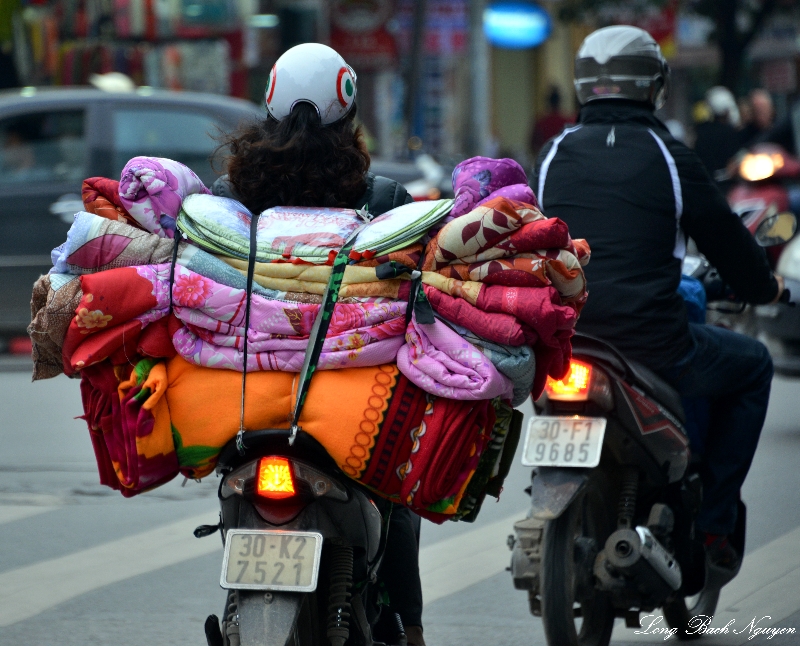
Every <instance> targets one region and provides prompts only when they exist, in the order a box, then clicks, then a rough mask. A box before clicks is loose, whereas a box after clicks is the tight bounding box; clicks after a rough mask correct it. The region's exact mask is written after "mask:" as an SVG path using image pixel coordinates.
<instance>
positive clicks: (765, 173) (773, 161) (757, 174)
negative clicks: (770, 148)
mask: <svg viewBox="0 0 800 646" xmlns="http://www.w3.org/2000/svg"><path fill="white" fill-rule="evenodd" d="M783 165H784V160H783V155H781V154H780V153H772V154H768V153H748V154H746V155H745V156H744V157H743V158H742V161H741V163H740V164H739V175H741V176H742V179H745V180H747V181H748V182H759V181H761V180H763V179H768V178H770V177H772V176H773V175H774V174H775V171H777V170H780V169H781V168H783Z"/></svg>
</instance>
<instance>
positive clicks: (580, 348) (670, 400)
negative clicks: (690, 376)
mask: <svg viewBox="0 0 800 646" xmlns="http://www.w3.org/2000/svg"><path fill="white" fill-rule="evenodd" d="M572 354H573V355H575V356H578V357H579V356H587V357H592V358H595V359H600V360H601V361H605V362H606V363H608V364H610V365H612V366H613V367H614V368H615V369H616V370H618V371H620V372H622V373H623V374H624V375H625V376H626V377H627V378H628V379H629V380H630V382H631V383H632V384H633V385H635V386H638V387H639V388H641V389H642V390H643V391H644V392H645V393H646V394H647V395H649V396H650V397H652V398H653V399H655V400H656V401H657V402H658V403H659V404H661V405H662V406H663V407H664V408H666V409H667V410H668V411H669V412H670V413H672V414H673V415H674V416H675V417H677V418H678V419H679V420H680V422H681V423H682V424H685V423H686V413H685V412H684V410H683V402H682V401H681V396H680V394H678V391H677V390H675V389H674V388H673V387H672V386H670V385H669V384H668V383H667V382H666V381H664V380H663V379H662V378H661V377H659V376H658V375H657V374H656V373H655V372H653V371H652V370H650V368H648V367H646V366H644V365H642V364H641V363H638V362H636V361H631V360H630V359H627V358H626V357H625V355H623V354H622V353H621V352H620V351H619V350H617V349H616V348H615V347H614V346H613V345H611V344H610V343H607V342H606V341H603V340H601V339H598V338H596V337H592V336H589V335H586V334H576V335H575V336H574V337H573V338H572Z"/></svg>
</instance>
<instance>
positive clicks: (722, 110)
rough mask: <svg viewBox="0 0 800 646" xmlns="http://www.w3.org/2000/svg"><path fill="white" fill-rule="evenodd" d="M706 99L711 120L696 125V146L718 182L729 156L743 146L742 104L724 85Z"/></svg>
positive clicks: (702, 159)
mask: <svg viewBox="0 0 800 646" xmlns="http://www.w3.org/2000/svg"><path fill="white" fill-rule="evenodd" d="M706 103H707V104H708V107H709V108H710V110H711V115H712V118H711V120H710V121H706V122H705V123H700V124H698V125H697V128H696V132H697V138H696V139H695V143H694V150H695V152H696V153H697V156H698V157H700V160H701V161H702V162H703V165H704V166H705V167H706V169H707V170H708V172H709V173H710V174H711V176H712V177H714V179H715V180H717V181H718V182H719V181H720V180H719V178H720V177H721V176H722V175H723V174H724V173H725V168H726V166H727V165H728V160H730V159H731V157H733V156H734V155H735V154H736V153H737V152H738V151H739V148H740V145H739V144H740V141H741V136H740V134H739V132H738V130H737V129H738V127H739V124H740V116H739V107H738V106H737V105H736V99H734V98H733V94H731V91H730V90H729V89H728V88H726V87H722V86H721V85H718V86H715V87H712V88H711V89H710V90H709V91H708V92H707V93H706Z"/></svg>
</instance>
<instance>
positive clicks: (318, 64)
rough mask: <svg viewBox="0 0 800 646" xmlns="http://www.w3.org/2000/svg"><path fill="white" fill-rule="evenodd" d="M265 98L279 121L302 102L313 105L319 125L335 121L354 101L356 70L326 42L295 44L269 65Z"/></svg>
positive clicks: (340, 117) (345, 112)
mask: <svg viewBox="0 0 800 646" xmlns="http://www.w3.org/2000/svg"><path fill="white" fill-rule="evenodd" d="M264 101H265V103H266V106H267V112H269V114H270V116H271V117H273V118H274V119H277V120H278V121H280V120H281V119H284V118H285V117H288V116H289V115H290V114H291V112H292V109H293V108H294V106H296V105H297V104H298V103H302V102H305V103H310V104H311V105H313V106H314V108H316V110H317V112H318V113H319V118H320V120H321V121H322V125H328V124H331V123H335V122H337V121H339V119H342V118H343V117H344V116H345V115H346V114H347V113H348V112H350V109H351V108H352V107H353V105H354V104H355V101H356V73H355V72H354V71H353V68H352V67H350V66H349V65H348V64H347V63H345V62H344V59H343V58H342V57H341V56H340V55H339V54H338V52H336V50H334V49H331V48H330V47H328V46H327V45H321V44H319V43H304V44H302V45H297V46H296V47H292V48H291V49H290V50H288V51H287V52H286V53H284V54H283V56H281V57H280V58H279V59H278V60H277V62H276V63H275V65H273V66H272V71H271V72H270V73H269V81H268V82H267V89H266V91H265V92H264Z"/></svg>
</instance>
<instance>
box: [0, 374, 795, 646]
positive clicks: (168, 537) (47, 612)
mask: <svg viewBox="0 0 800 646" xmlns="http://www.w3.org/2000/svg"><path fill="white" fill-rule="evenodd" d="M526 410H527V411H528V412H530V408H529V406H528V408H527V409H526ZM80 414H81V409H80V394H79V387H78V383H77V382H76V381H71V380H68V379H66V378H65V377H60V378H58V379H53V380H49V381H45V382H38V383H36V384H31V383H30V382H29V377H28V376H27V375H26V374H24V373H19V372H17V373H0V420H2V421H0V644H1V645H3V646H5V645H8V646H12V645H13V646H27V645H36V646H39V645H47V646H49V645H51V644H52V645H54V646H55V645H58V646H71V645H75V646H78V645H81V646H87V645H95V644H97V645H106V644H108V645H111V644H114V646H141V645H142V644H154V645H159V646H167V645H173V644H174V645H176V646H178V645H180V646H190V645H197V646H203V645H204V644H205V638H204V635H203V622H204V621H205V618H206V616H207V615H209V614H211V613H214V614H218V615H219V614H221V611H222V604H223V601H224V594H223V592H222V591H221V590H220V589H219V587H218V581H219V572H220V564H221V546H220V541H219V538H218V536H217V535H215V536H213V537H210V538H206V539H202V540H198V539H195V538H194V537H193V536H192V535H191V530H192V529H193V528H194V527H195V526H196V525H198V524H201V523H214V522H216V515H217V501H216V487H217V481H216V479H215V478H214V477H213V476H211V477H209V478H207V479H206V480H205V481H203V482H201V483H195V482H191V481H190V482H188V483H186V485H185V486H184V487H182V486H181V482H180V481H179V480H175V481H173V482H171V483H169V484H168V485H165V486H164V487H161V488H160V489H157V490H156V491H153V492H150V493H147V494H144V495H141V496H138V497H136V498H133V499H123V498H122V497H121V496H120V495H119V494H118V493H116V492H113V491H111V490H109V489H106V488H104V487H101V486H100V485H99V484H97V477H96V473H95V466H94V458H93V454H92V449H91V446H90V443H89V439H88V433H87V431H86V428H85V426H84V423H83V422H82V421H81V420H79V419H75V418H76V417H78V416H79V415H80ZM528 478H529V472H528V469H525V468H524V467H522V466H521V465H519V464H518V463H517V464H515V466H514V469H513V470H512V472H511V475H510V477H509V478H508V481H507V483H506V489H505V491H504V492H503V495H502V497H501V499H500V501H499V502H497V503H495V502H494V501H493V499H489V500H488V501H487V502H486V504H485V506H484V509H483V510H482V512H481V516H480V518H479V519H478V521H477V522H476V523H474V524H471V525H470V524H463V523H446V524H444V525H442V526H435V525H433V524H431V523H428V522H424V524H423V530H422V550H421V557H420V558H421V564H422V580H423V589H424V595H425V603H426V605H425V614H424V623H425V635H426V640H427V642H428V644H429V645H430V646H463V645H465V644H491V645H497V646H530V645H532V644H544V639H543V636H542V629H541V621H540V620H539V619H536V618H534V617H532V616H530V614H529V613H528V608H527V599H526V596H525V593H523V592H519V591H516V590H514V589H513V587H512V585H511V579H510V575H509V574H508V572H506V571H505V567H506V566H507V565H508V562H509V557H510V552H509V551H508V548H507V547H506V537H507V536H508V534H510V533H511V532H512V524H513V521H514V520H515V519H517V518H521V517H523V516H524V514H525V509H526V506H527V503H528V500H527V496H526V495H525V494H524V492H523V489H524V488H525V486H527V484H528ZM799 492H800V382H793V381H786V380H780V379H776V381H775V383H774V386H773V397H772V403H771V407H770V413H769V417H768V419H767V425H766V428H765V430H764V434H763V439H762V441H761V445H760V447H759V451H758V454H757V455H756V459H755V462H754V465H753V468H752V471H751V474H750V477H749V479H748V482H747V484H746V486H745V491H744V498H745V501H746V502H747V504H748V514H749V527H748V546H747V557H746V559H745V562H744V566H743V570H742V573H741V575H740V576H739V577H738V578H737V579H736V580H735V581H734V582H733V583H732V584H730V586H728V587H727V588H726V589H725V591H724V594H723V599H722V601H721V603H720V606H719V612H720V621H722V620H723V619H724V621H723V622H722V625H724V624H725V623H727V622H728V621H729V620H730V619H734V620H735V624H734V625H733V626H732V627H730V628H729V633H728V634H727V635H720V636H714V637H707V638H706V639H704V640H703V642H702V643H704V644H709V645H716V644H744V643H759V642H763V641H766V640H767V637H766V635H764V634H761V635H757V636H755V637H754V639H753V640H750V641H748V637H750V636H751V635H752V632H750V631H748V630H747V625H748V623H750V622H751V620H753V619H755V620H757V621H758V620H759V619H761V618H762V617H764V616H768V617H770V619H765V620H761V622H760V623H759V624H758V625H759V627H765V626H773V627H794V628H796V629H797V632H796V633H795V634H794V635H778V636H775V637H774V638H773V639H772V640H769V643H771V644H777V645H781V646H786V645H789V644H792V645H800V504H798V495H800V494H799ZM649 621H652V619H651V620H648V622H649ZM717 624H718V622H717V621H715V623H714V625H717ZM662 625H663V624H662ZM657 628H658V624H654V625H653V626H652V628H651V630H650V631H648V632H650V633H651V634H647V635H645V634H638V635H637V634H635V633H634V632H633V631H632V630H630V629H625V628H624V626H621V625H620V626H618V627H617V629H616V631H615V634H614V643H620V644H622V643H626V644H643V643H655V642H658V643H661V642H663V640H664V638H663V635H660V634H655V630H656V629H657ZM734 628H735V629H736V630H737V631H743V632H739V634H733V629H734ZM640 632H641V631H640Z"/></svg>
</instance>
